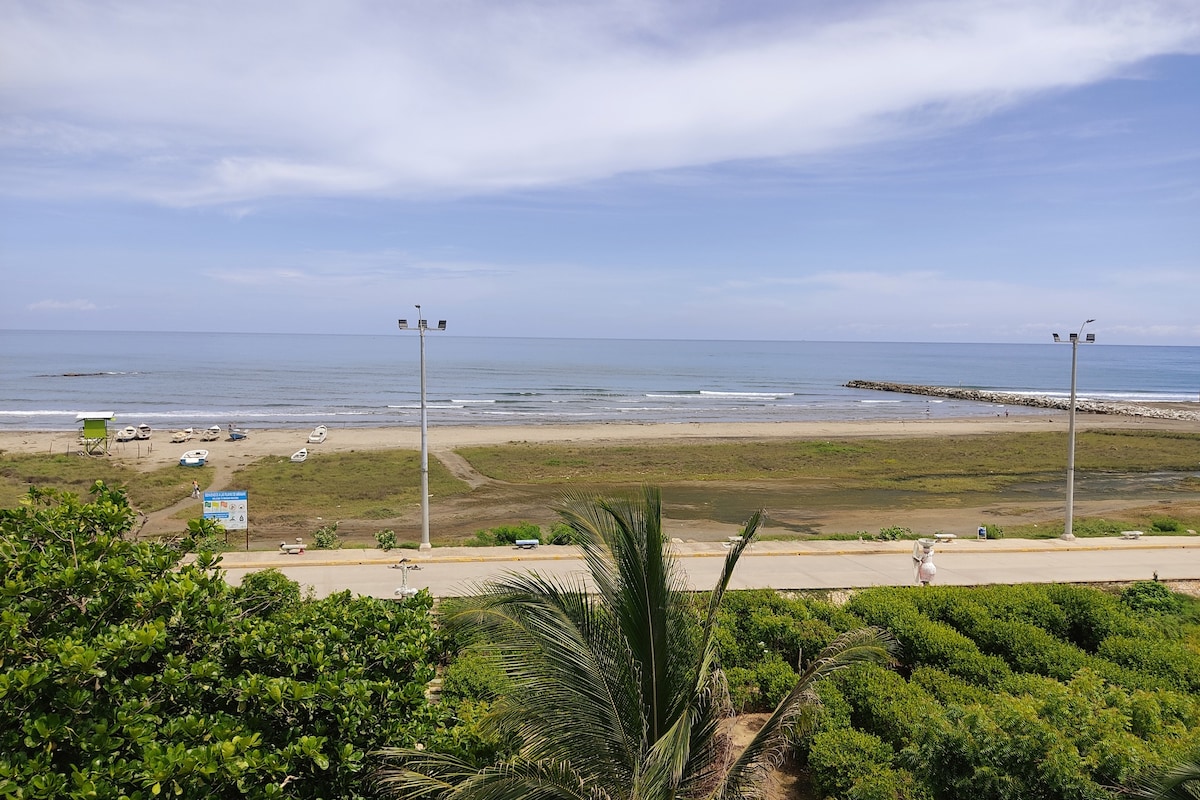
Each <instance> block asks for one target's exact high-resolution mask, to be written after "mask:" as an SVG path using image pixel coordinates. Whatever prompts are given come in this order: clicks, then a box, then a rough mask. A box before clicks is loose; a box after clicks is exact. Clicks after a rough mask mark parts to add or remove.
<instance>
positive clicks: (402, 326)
mask: <svg viewBox="0 0 1200 800" xmlns="http://www.w3.org/2000/svg"><path fill="white" fill-rule="evenodd" d="M396 321H397V322H399V323H400V330H402V331H406V330H408V320H406V319H398V320H396ZM1054 338H1055V339H1057V338H1058V336H1057V334H1056V335H1055V337H1054Z"/></svg>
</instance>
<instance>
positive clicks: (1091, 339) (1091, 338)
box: [1085, 333, 1096, 342]
mask: <svg viewBox="0 0 1200 800" xmlns="http://www.w3.org/2000/svg"><path fill="white" fill-rule="evenodd" d="M1085 341H1088V342H1095V341H1096V334H1094V333H1089V334H1088V335H1087V339H1086V340H1085Z"/></svg>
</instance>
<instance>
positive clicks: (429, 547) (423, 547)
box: [417, 536, 1075, 550]
mask: <svg viewBox="0 0 1200 800" xmlns="http://www.w3.org/2000/svg"><path fill="white" fill-rule="evenodd" d="M1071 538H1072V539H1074V538H1075V537H1074V536H1072V537H1071ZM417 549H418V550H432V549H433V545H431V544H430V543H429V542H421V544H420V546H418V547H417Z"/></svg>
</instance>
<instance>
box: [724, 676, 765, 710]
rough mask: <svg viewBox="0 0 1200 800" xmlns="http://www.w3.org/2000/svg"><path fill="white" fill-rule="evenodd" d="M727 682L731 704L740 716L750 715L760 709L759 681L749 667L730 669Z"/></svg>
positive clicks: (726, 678)
mask: <svg viewBox="0 0 1200 800" xmlns="http://www.w3.org/2000/svg"><path fill="white" fill-rule="evenodd" d="M725 681H726V683H727V684H728V686H729V703H730V705H732V706H733V710H734V711H735V712H737V713H738V714H748V713H749V712H751V711H753V710H755V709H756V708H758V707H759V705H760V704H759V699H758V681H757V680H756V679H755V677H754V670H752V669H749V668H748V667H730V668H729V669H727V670H725Z"/></svg>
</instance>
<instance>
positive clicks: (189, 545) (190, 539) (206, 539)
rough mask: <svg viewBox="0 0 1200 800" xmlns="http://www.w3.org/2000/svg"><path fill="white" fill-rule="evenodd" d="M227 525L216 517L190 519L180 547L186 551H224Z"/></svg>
mask: <svg viewBox="0 0 1200 800" xmlns="http://www.w3.org/2000/svg"><path fill="white" fill-rule="evenodd" d="M226 536H227V534H226V533H225V526H223V525H221V523H219V522H217V521H216V520H215V519H204V518H200V519H190V520H188V524H187V533H186V534H184V537H183V540H182V541H181V542H180V547H181V548H182V550H183V551H184V552H185V553H223V552H224V551H225V549H226V544H225V539H226Z"/></svg>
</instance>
